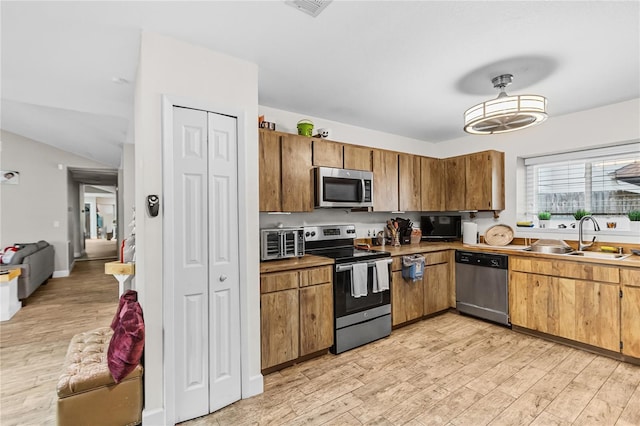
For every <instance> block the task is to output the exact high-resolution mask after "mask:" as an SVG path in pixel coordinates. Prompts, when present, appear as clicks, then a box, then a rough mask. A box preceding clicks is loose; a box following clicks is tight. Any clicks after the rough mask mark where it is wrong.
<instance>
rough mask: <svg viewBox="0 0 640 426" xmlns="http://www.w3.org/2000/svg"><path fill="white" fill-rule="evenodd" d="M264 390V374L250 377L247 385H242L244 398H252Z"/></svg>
mask: <svg viewBox="0 0 640 426" xmlns="http://www.w3.org/2000/svg"><path fill="white" fill-rule="evenodd" d="M262 392H264V380H263V378H262V374H257V375H255V376H253V377H250V378H249V381H248V382H247V385H246V386H242V399H247V398H251V397H252V396H256V395H259V394H261V393H262Z"/></svg>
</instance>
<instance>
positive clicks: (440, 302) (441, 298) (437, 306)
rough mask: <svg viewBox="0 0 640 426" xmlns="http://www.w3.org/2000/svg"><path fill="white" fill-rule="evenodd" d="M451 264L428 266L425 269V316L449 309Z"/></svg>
mask: <svg viewBox="0 0 640 426" xmlns="http://www.w3.org/2000/svg"><path fill="white" fill-rule="evenodd" d="M449 266H450V265H449V264H448V263H441V264H439V265H432V266H426V267H425V268H424V314H425V315H428V314H433V313H435V312H440V311H444V310H445V309H449V288H450V281H451V277H450V275H449Z"/></svg>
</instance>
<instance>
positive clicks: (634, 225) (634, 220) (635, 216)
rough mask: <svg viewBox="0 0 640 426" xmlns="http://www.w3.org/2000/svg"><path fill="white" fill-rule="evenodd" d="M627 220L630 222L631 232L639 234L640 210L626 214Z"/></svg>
mask: <svg viewBox="0 0 640 426" xmlns="http://www.w3.org/2000/svg"><path fill="white" fill-rule="evenodd" d="M628 216H629V220H630V221H631V223H630V226H631V231H632V232H636V233H640V210H631V211H630V212H629V213H628Z"/></svg>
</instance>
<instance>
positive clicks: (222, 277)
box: [218, 274, 229, 282]
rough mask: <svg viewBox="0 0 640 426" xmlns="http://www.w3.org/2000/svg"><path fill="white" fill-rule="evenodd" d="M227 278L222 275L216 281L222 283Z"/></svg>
mask: <svg viewBox="0 0 640 426" xmlns="http://www.w3.org/2000/svg"><path fill="white" fill-rule="evenodd" d="M227 278H229V277H227V276H226V275H224V274H222V275H220V278H218V279H219V280H220V282H223V281H226V280H227Z"/></svg>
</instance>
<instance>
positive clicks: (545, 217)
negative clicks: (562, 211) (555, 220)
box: [538, 211, 551, 228]
mask: <svg viewBox="0 0 640 426" xmlns="http://www.w3.org/2000/svg"><path fill="white" fill-rule="evenodd" d="M550 222H551V212H546V211H545V212H539V213H538V224H539V225H540V228H548V227H549V223H550Z"/></svg>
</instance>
